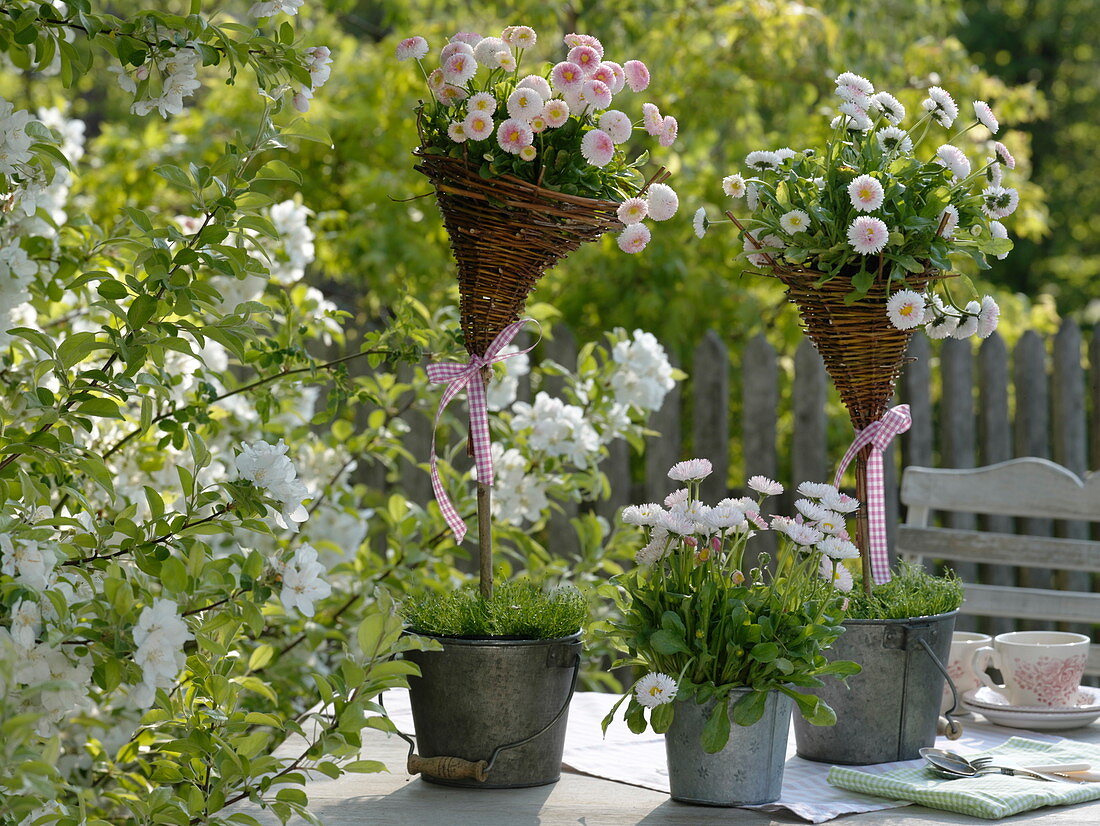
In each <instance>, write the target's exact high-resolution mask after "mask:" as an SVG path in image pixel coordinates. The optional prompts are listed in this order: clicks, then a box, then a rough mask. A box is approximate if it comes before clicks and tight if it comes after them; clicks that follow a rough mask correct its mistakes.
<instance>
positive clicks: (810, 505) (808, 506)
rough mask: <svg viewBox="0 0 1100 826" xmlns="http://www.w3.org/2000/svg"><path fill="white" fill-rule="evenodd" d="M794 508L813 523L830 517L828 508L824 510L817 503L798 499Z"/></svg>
mask: <svg viewBox="0 0 1100 826" xmlns="http://www.w3.org/2000/svg"><path fill="white" fill-rule="evenodd" d="M794 506H795V509H796V510H797V511H798V512H799V513H800V514H802V515H803V516H804V517H806V518H807V519H809V520H810V521H811V522H817V521H819V520H821V519H824V518H825V517H826V516H828V515H829V509H828V508H823V507H822V506H821V505H819V504H818V503H817V502H813V501H811V500H809V499H796V500H795V502H794Z"/></svg>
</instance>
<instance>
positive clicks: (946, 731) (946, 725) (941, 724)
mask: <svg viewBox="0 0 1100 826" xmlns="http://www.w3.org/2000/svg"><path fill="white" fill-rule="evenodd" d="M936 734H937V735H938V736H940V737H946V738H947V739H948V740H958V739H959V738H960V737H962V735H963V727H962V723H960V722H959V721H958V720H956V719H955V718H954V717H944V716H942V715H941V716H940V718H939V720H937V721H936Z"/></svg>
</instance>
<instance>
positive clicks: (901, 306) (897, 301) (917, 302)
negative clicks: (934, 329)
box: [886, 290, 925, 330]
mask: <svg viewBox="0 0 1100 826" xmlns="http://www.w3.org/2000/svg"><path fill="white" fill-rule="evenodd" d="M886 314H887V316H889V318H890V323H891V324H893V325H894V327H896V328H897V329H899V330H912V329H913V328H914V327H916V326H917V325H919V324H920V323H921V322H923V321H924V314H925V302H924V296H923V295H921V294H920V293H918V292H914V291H913V290H898V291H897V292H896V293H894V294H893V295H892V296H890V298H889V300H888V301H887V302H886Z"/></svg>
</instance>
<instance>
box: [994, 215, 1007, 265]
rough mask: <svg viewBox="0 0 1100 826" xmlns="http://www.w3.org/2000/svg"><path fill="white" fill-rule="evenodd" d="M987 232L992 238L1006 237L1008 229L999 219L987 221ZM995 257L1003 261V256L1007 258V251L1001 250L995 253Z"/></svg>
mask: <svg viewBox="0 0 1100 826" xmlns="http://www.w3.org/2000/svg"><path fill="white" fill-rule="evenodd" d="M989 234H990V235H992V236H993V237H994V238H1008V230H1007V229H1006V228H1005V225H1004V224H1002V223H1001V222H1000V221H990V222H989ZM997 258H998V259H1000V260H1002V261H1003V260H1004V259H1005V258H1008V253H1007V252H1002V253H1000V254H998V255H997Z"/></svg>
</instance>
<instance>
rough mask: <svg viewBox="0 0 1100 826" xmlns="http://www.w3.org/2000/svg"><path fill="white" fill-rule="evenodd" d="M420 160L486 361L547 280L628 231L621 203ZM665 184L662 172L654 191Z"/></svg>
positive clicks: (476, 350)
mask: <svg viewBox="0 0 1100 826" xmlns="http://www.w3.org/2000/svg"><path fill="white" fill-rule="evenodd" d="M415 154H416V157H417V164H416V167H415V168H416V170H417V171H418V172H421V173H423V174H424V175H426V176H427V177H428V178H429V179H430V180H431V182H432V184H433V185H434V186H435V194H436V199H437V200H438V202H439V209H440V211H441V212H442V213H443V223H444V225H445V226H446V227H447V234H448V235H449V236H450V239H451V249H452V250H453V251H454V255H455V259H456V260H457V261H458V287H459V294H460V296H461V300H460V306H459V309H460V311H461V315H462V332H463V335H464V336H465V340H466V349H467V350H469V352H470V353H473V354H478V355H481V354H483V353H484V352H485V349H486V348H487V347H488V346H489V344H490V343H492V341H493V339H494V338H496V336H497V334H498V333H499V332H500V331H501V330H503V329H504V328H505V327H507V326H508V325H509V324H511V323H512V322H513V321H516V320H517V319H518V318H519V316H520V313H522V312H523V307H524V304H525V302H526V300H527V296H528V295H529V294H530V293H531V290H533V289H534V287H535V282H537V281H538V279H539V278H540V277H541V276H542V274H543V272H545V271H546V270H547V269H548V268H550V267H552V266H553V265H554V264H556V263H557V262H558V261H559V260H561V259H562V258H564V257H565V256H567V255H568V254H569V253H571V252H573V250H575V249H577V248H579V247H580V246H581V245H582V244H584V243H585V242H588V241H595V240H596V239H598V238H599V237H600V236H601V235H603V234H604V233H605V232H609V231H611V230H618V229H622V228H623V225H622V224H621V223H620V222H619V219H618V217H616V211H617V210H618V208H619V204H618V203H617V202H615V201H603V200H596V199H592V198H579V197H576V196H572V195H566V194H564V193H561V192H555V191H554V190H551V189H545V188H544V187H541V186H538V185H536V184H533V183H529V182H527V181H522V180H520V179H519V178H516V177H514V176H511V175H502V176H500V177H496V178H491V179H485V178H482V177H481V175H479V174H478V169H477V167H475V166H473V165H471V164H469V163H467V162H466V161H465V160H463V159H461V158H452V157H449V156H447V155H433V154H428V153H426V152H423V151H418V152H416V153H415ZM666 177H667V173H665V172H664V171H663V170H662V171H661V172H660V173H658V176H656V177H655V178H654V179H653V180H651V181H650V182H649V183H654V182H656V181H663V180H664V179H665V178H666ZM646 186H647V187H648V186H649V184H646Z"/></svg>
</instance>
